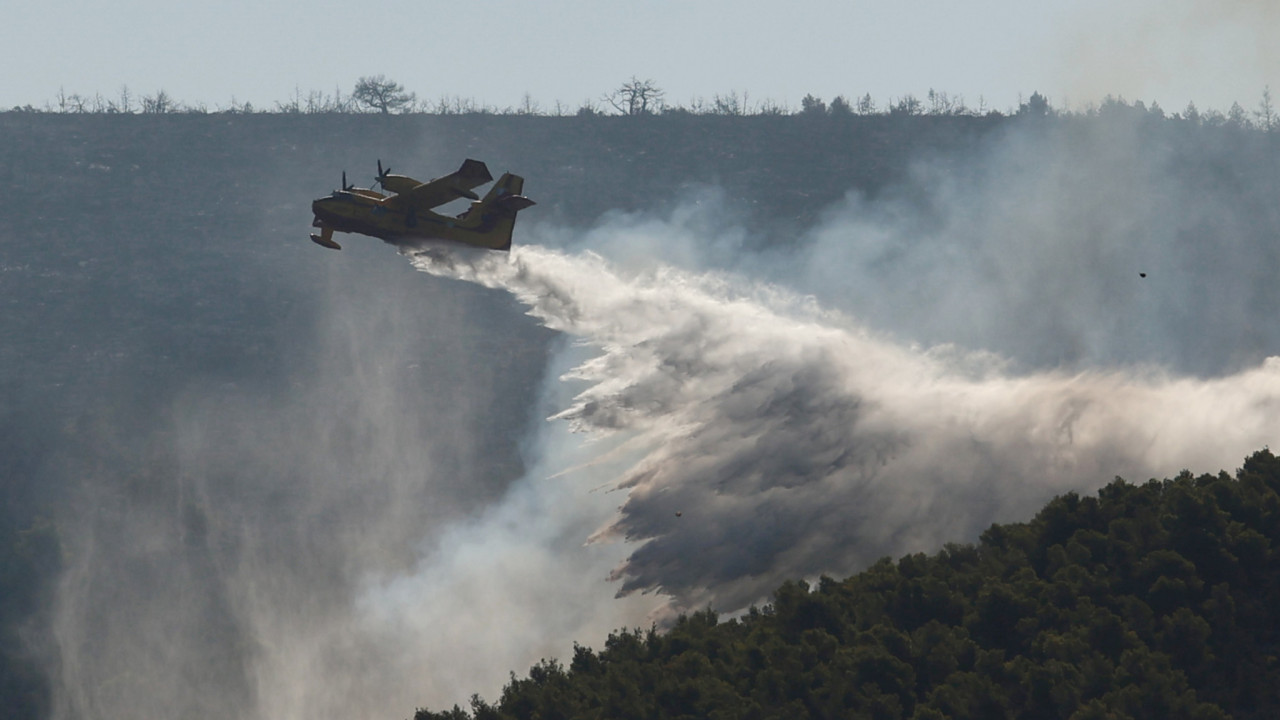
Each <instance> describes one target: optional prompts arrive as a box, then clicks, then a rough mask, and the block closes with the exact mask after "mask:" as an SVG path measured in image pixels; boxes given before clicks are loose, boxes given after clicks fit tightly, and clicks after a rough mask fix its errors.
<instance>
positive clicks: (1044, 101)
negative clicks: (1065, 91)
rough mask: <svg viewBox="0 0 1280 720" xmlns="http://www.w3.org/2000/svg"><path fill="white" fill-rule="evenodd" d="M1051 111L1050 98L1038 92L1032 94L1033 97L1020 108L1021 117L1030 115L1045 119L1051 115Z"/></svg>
mask: <svg viewBox="0 0 1280 720" xmlns="http://www.w3.org/2000/svg"><path fill="white" fill-rule="evenodd" d="M1049 110H1050V108H1049V98H1047V97H1045V96H1043V95H1041V94H1040V93H1038V92H1033V93H1031V97H1030V98H1028V99H1027V101H1026V102H1024V103H1022V104H1021V105H1019V106H1018V114H1019V115H1030V116H1031V117H1045V116H1047V115H1048V114H1049Z"/></svg>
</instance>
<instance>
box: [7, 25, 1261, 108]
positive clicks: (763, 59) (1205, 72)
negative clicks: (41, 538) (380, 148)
mask: <svg viewBox="0 0 1280 720" xmlns="http://www.w3.org/2000/svg"><path fill="white" fill-rule="evenodd" d="M1277 27H1280V3H1276V2H1274V0H1161V1H1160V2H1156V1H1155V0H1129V1H1128V2H1125V3H1114V2H1105V1H1104V0H1043V1H1042V2H1038V3H1028V2H1025V0H967V1H966V2H959V1H956V0H950V1H948V0H845V1H837V0H791V1H790V2H786V3H783V2H777V0H773V1H771V2H761V1H760V0H734V1H733V2H729V1H727V0H680V1H675V0H649V1H645V2H639V1H632V2H603V1H602V0H543V1H542V2H530V1H528V0H525V1H517V0H464V1H462V2H457V1H455V2H448V3H444V2H436V1H434V0H412V1H410V0H382V1H381V2H377V3H371V4H364V5H362V4H359V3H351V2H345V1H344V2H335V1H334V0H318V1H316V2H312V3H307V4H299V3H293V2H284V1H283V0H227V1H226V2H219V3H200V4H189V3H175V2H173V1H172V0H117V2H112V3H105V2H85V1H84V0H44V1H43V2H22V3H9V4H7V6H6V8H5V12H4V23H3V24H2V25H0V62H3V66H4V67H6V68H8V70H7V71H6V73H5V77H4V80H3V82H0V107H4V108H8V107H11V106H14V105H25V104H32V105H36V106H43V105H44V104H45V103H47V102H52V101H53V100H54V98H55V97H56V96H57V94H58V92H59V89H60V88H61V89H62V90H63V91H65V92H66V93H79V94H82V95H93V94H94V93H101V94H103V95H104V96H107V97H111V98H114V97H117V96H118V95H119V92H120V88H121V86H123V85H128V87H129V88H130V90H131V92H133V93H134V95H135V96H137V95H139V94H151V93H154V92H155V91H156V90H159V89H163V90H165V91H166V92H167V93H168V94H169V95H171V96H172V97H174V98H175V99H177V100H178V101H180V102H185V103H204V104H205V105H206V106H208V107H209V109H217V108H218V107H227V106H229V105H230V104H231V102H232V99H233V98H234V99H235V100H236V101H237V102H245V101H249V102H252V103H253V104H254V105H256V106H258V107H260V108H261V107H266V108H271V107H274V105H275V103H276V102H277V101H285V100H288V99H289V98H290V97H291V96H293V94H294V93H295V91H300V92H301V93H303V94H304V95H305V94H306V93H307V92H308V91H312V90H318V91H323V92H326V93H332V92H333V91H334V90H335V89H341V90H342V92H343V93H347V92H349V91H350V90H351V88H352V86H353V85H354V84H355V81H356V79H357V78H359V77H361V76H365V75H375V74H385V75H386V76H388V77H389V78H391V79H393V80H396V81H398V82H400V83H403V84H404V85H405V86H406V89H408V90H411V91H414V92H416V93H417V94H418V95H419V97H421V98H424V99H431V100H435V99H438V98H440V97H442V96H450V97H452V96H460V97H463V98H471V99H474V100H476V101H478V102H481V103H484V104H487V105H491V106H496V107H499V108H501V107H506V106H516V105H519V104H520V103H521V102H522V99H523V98H524V96H525V94H526V93H528V94H529V96H530V97H531V98H532V99H533V100H534V101H535V102H537V103H538V104H539V106H540V108H541V109H542V110H544V111H550V110H552V109H554V107H555V105H556V103H557V101H558V102H559V103H561V104H562V106H564V107H565V108H567V109H568V110H574V109H576V108H577V107H579V106H580V105H582V104H583V103H584V102H585V101H598V100H599V99H600V98H601V96H602V95H604V94H605V93H606V92H608V91H609V90H611V89H613V88H616V87H617V86H618V85H619V84H620V83H622V82H623V81H625V80H627V79H628V78H630V77H631V76H633V75H634V76H637V77H639V78H641V79H651V80H653V81H654V82H655V83H656V84H657V85H658V86H659V87H661V88H663V89H664V90H665V91H666V93H667V101H668V102H669V103H675V104H689V103H690V102H692V101H694V100H695V99H697V98H704V99H707V100H710V99H711V98H712V97H713V96H714V95H716V94H722V95H724V94H728V93H730V92H737V93H738V94H739V95H741V94H742V93H746V94H747V96H748V99H749V101H751V102H755V101H759V100H765V99H769V100H772V101H774V102H778V103H784V104H786V105H788V106H791V107H796V106H798V105H799V102H800V99H801V98H802V97H804V95H805V94H806V93H813V94H815V95H818V96H819V97H823V98H824V99H830V98H831V97H834V96H836V95H845V96H847V97H857V96H861V95H863V94H864V93H870V94H871V95H872V97H873V98H874V99H875V100H876V101H877V102H878V103H879V104H880V105H881V106H883V105H885V104H886V103H888V102H890V101H891V100H892V99H894V98H898V97H901V96H902V95H905V94H909V93H910V94H914V95H917V96H923V95H925V94H926V93H927V92H928V90H929V89H930V88H935V89H937V90H940V91H944V92H946V93H948V94H950V95H953V96H955V95H960V96H963V98H964V99H965V101H966V102H967V103H968V104H970V105H977V104H978V101H979V98H980V96H981V97H982V98H983V99H984V100H985V101H986V104H987V105H988V106H989V107H994V108H996V109H1006V108H1009V107H1011V106H1014V105H1016V103H1017V102H1018V98H1019V95H1020V94H1022V95H1023V96H1026V95H1029V94H1030V93H1031V92H1033V91H1040V92H1042V93H1044V94H1046V95H1048V96H1049V98H1050V100H1051V102H1053V103H1054V104H1055V105H1056V106H1064V105H1065V106H1070V107H1073V108H1080V107H1083V106H1084V105H1086V104H1088V103H1096V102H1097V101H1098V100H1100V99H1101V98H1102V97H1104V96H1105V95H1107V94H1113V95H1120V96H1123V97H1124V98H1126V99H1128V100H1139V99H1141V100H1144V101H1146V102H1148V103H1149V102H1151V101H1153V100H1154V101H1157V102H1159V103H1160V104H1161V105H1162V106H1164V107H1165V108H1166V109H1168V110H1171V111H1173V110H1181V109H1182V108H1184V107H1185V106H1186V103H1187V102H1188V101H1190V100H1194V101H1195V102H1196V103H1197V105H1199V106H1200V107H1201V108H1202V109H1203V108H1217V109H1220V110H1223V111H1225V110H1227V108H1229V107H1230V104H1231V103H1232V102H1233V101H1239V102H1240V104H1241V105H1242V106H1244V107H1245V108H1246V109H1249V110H1252V109H1253V108H1255V107H1256V106H1257V103H1258V100H1259V98H1260V97H1261V94H1262V89H1263V87H1264V86H1267V85H1269V84H1270V85H1276V86H1280V51H1277V50H1275V49H1272V47H1271V43H1270V38H1269V37H1268V36H1269V35H1270V34H1272V33H1273V32H1274V30H1275V29H1276V28H1277ZM1277 89H1280V87H1278V88H1277Z"/></svg>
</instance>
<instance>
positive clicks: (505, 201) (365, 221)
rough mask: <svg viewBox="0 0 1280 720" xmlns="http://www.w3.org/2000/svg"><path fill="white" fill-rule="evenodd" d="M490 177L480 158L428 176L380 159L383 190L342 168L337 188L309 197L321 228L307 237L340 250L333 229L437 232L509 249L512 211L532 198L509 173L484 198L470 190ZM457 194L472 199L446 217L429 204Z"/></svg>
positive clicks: (394, 236)
mask: <svg viewBox="0 0 1280 720" xmlns="http://www.w3.org/2000/svg"><path fill="white" fill-rule="evenodd" d="M491 180H493V176H492V175H490V174H489V168H487V167H485V165H484V163H482V162H480V161H478V160H467V161H465V162H463V163H462V167H460V168H458V171H457V172H455V173H453V174H451V175H445V176H444V177H442V178H436V179H435V180H431V181H428V182H419V181H417V180H414V179H413V178H411V177H406V176H404V175H392V174H391V168H387V169H385V170H384V169H383V168H382V161H381V160H379V161H378V180H377V182H378V184H379V185H381V186H382V189H383V190H385V191H387V192H386V193H381V192H378V191H377V190H371V189H367V188H357V187H354V186H351V185H348V184H347V174H346V173H345V172H344V173H342V189H341V190H334V191H333V193H332V194H331V195H329V196H328V197H322V198H319V199H318V200H316V201H315V202H313V203H311V211H312V212H313V213H315V220H313V221H312V223H311V225H312V226H313V227H318V228H320V234H319V235H314V234H313V235H312V236H311V240H312V241H313V242H314V243H316V244H317V245H323V246H324V247H327V248H332V249H334V250H341V249H342V246H341V245H339V244H338V243H336V242H334V240H333V233H334V232H335V231H336V232H347V233H360V234H361V235H371V236H373V237H376V238H382V239H383V240H386V241H387V242H389V243H395V244H405V243H411V242H413V240H415V239H436V238H438V239H442V240H452V241H454V242H459V243H463V244H465V245H472V246H474V247H482V248H490V249H492V250H509V249H511V231H512V229H513V228H514V227H515V223H516V213H517V212H519V211H521V210H523V209H525V208H527V207H529V206H530V205H533V204H534V202H533V201H532V200H530V199H529V198H527V197H525V196H524V195H521V194H520V193H521V191H522V190H523V189H524V178H522V177H520V176H519V175H512V174H511V173H504V174H503V175H502V177H500V178H498V182H496V183H494V184H493V187H492V188H490V189H489V192H488V193H486V194H485V196H484V198H483V199H482V198H480V196H479V195H476V194H475V193H474V192H473V191H472V188H474V187H477V186H479V185H483V184H485V183H487V182H489V181H491ZM458 198H467V199H469V200H471V201H472V203H471V207H469V208H467V210H466V211H465V212H463V213H462V214H461V215H458V216H457V217H448V216H446V215H441V214H439V213H436V212H433V210H432V208H435V207H438V206H440V205H444V204H445V203H447V202H449V201H451V200H457V199H458Z"/></svg>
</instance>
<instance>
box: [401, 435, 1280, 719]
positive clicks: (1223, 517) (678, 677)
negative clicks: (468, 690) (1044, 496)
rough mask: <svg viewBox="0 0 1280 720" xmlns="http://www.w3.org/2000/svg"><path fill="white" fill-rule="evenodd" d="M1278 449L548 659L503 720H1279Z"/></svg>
mask: <svg viewBox="0 0 1280 720" xmlns="http://www.w3.org/2000/svg"><path fill="white" fill-rule="evenodd" d="M1278 540H1280V459H1277V458H1276V457H1275V456H1274V455H1272V454H1271V453H1270V452H1269V451H1266V450H1263V451H1260V452H1258V453H1255V454H1254V455H1253V456H1251V457H1249V458H1248V459H1246V460H1245V463H1244V466H1243V467H1242V468H1241V469H1240V470H1239V471H1238V472H1237V473H1236V476H1235V477H1234V478H1233V477H1231V476H1228V475H1227V474H1226V473H1220V474H1218V475H1216V476H1214V475H1202V476H1199V477H1193V476H1192V475H1191V474H1190V473H1184V474H1182V475H1179V476H1178V477H1176V478H1173V479H1171V480H1163V481H1157V480H1151V481H1149V482H1146V483H1143V484H1140V485H1135V484H1131V483H1128V482H1126V481H1124V480H1121V479H1119V478H1117V479H1116V480H1115V481H1113V482H1111V483H1110V484H1108V485H1107V486H1106V487H1104V488H1103V489H1102V490H1100V491H1098V493H1097V496H1096V497H1093V496H1090V497H1081V496H1078V495H1075V494H1069V495H1066V496H1062V497H1058V498H1056V499H1054V500H1053V501H1052V502H1050V503H1049V504H1048V505H1046V506H1045V507H1044V509H1043V510H1041V511H1040V512H1039V513H1037V514H1036V516H1035V518H1033V519H1032V520H1031V521H1030V522H1026V523H1012V524H1004V525H992V526H991V527H990V528H989V529H988V530H987V531H986V532H984V533H983V534H982V537H981V539H980V540H979V541H978V542H977V543H976V544H968V543H957V544H953V545H948V546H947V547H946V548H945V549H943V550H941V551H939V552H937V553H935V554H932V555H925V554H917V555H908V556H905V557H902V558H899V559H898V560H897V561H896V562H895V561H893V560H892V559H890V558H885V559H883V560H881V561H880V562H878V563H876V564H875V565H874V566H873V567H871V568H869V569H868V570H866V571H865V572H862V573H859V574H857V575H853V576H851V577H848V578H845V579H843V580H835V579H831V578H826V577H824V578H822V580H821V581H820V582H819V583H818V584H817V585H816V586H815V587H812V588H811V587H810V586H809V585H808V584H806V583H804V582H799V581H798V582H794V583H788V584H786V585H783V586H782V587H780V588H779V589H778V591H777V593H776V594H775V596H774V599H773V602H772V603H771V604H769V605H766V606H765V607H763V608H762V609H759V610H756V609H752V611H751V612H750V613H748V614H746V615H744V616H742V617H738V618H730V619H721V618H719V617H718V616H717V614H716V613H715V611H714V610H711V609H708V610H706V611H704V612H699V613H696V614H693V615H690V616H686V617H683V618H681V619H680V621H679V622H678V623H677V624H676V625H675V627H673V628H672V629H671V630H670V631H668V632H665V633H659V632H656V631H654V630H648V631H642V630H638V629H637V630H633V631H620V632H618V633H615V634H614V635H611V636H610V638H609V640H608V642H606V643H605V646H604V647H603V648H601V649H600V650H598V651H596V650H592V649H590V648H587V647H581V646H579V647H576V648H575V652H574V655H573V658H572V659H571V660H569V661H568V665H567V666H566V665H565V664H563V663H561V662H559V661H557V660H553V659H552V660H544V661H543V662H541V663H539V664H538V665H536V666H534V667H533V668H531V669H530V670H529V674H528V675H527V676H526V677H522V678H516V677H515V676H514V675H513V676H512V680H511V682H510V683H509V684H508V685H507V686H506V688H505V689H504V690H503V692H502V695H501V697H500V698H498V700H497V701H496V702H495V703H493V704H492V705H490V704H488V703H487V702H485V701H484V700H482V699H480V698H478V697H476V698H473V700H472V703H471V709H470V712H469V713H468V712H466V711H463V710H462V709H460V708H458V707H456V706H455V707H454V708H453V709H452V710H449V711H445V712H431V711H428V710H420V711H418V713H417V714H416V715H415V718H416V720H435V719H438V720H461V719H462V718H467V717H474V718H477V719H478V720H479V719H483V720H490V719H497V718H533V717H537V718H547V719H551V718H694V717H697V718H715V717H726V718H729V717H733V718H837V717H869V718H883V719H890V718H916V719H918V720H924V719H926V718H975V717H983V718H998V717H1004V718H1064V719H1065V718H1076V719H1077V720H1084V719H1085V718H1226V717H1234V718H1271V717H1275V716H1276V714H1277V713H1278V712H1280V654H1278V652H1280V626H1277V624H1276V618H1275V611H1274V609H1275V608H1276V607H1277V604H1278V603H1280V553H1277V550H1276V545H1277V541H1278Z"/></svg>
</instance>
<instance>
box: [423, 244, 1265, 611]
mask: <svg viewBox="0 0 1280 720" xmlns="http://www.w3.org/2000/svg"><path fill="white" fill-rule="evenodd" d="M408 254H409V255H410V256H411V258H412V261H413V262H414V264H415V265H416V266H417V267H418V268H419V269H421V270H423V271H425V272H429V273H432V274H434V275H438V276H443V277H450V278H455V279H459V280H465V281H469V282H474V283H479V284H482V285H485V286H488V287H493V288H502V289H505V290H507V291H509V292H511V293H512V294H514V295H515V297H517V298H518V299H519V300H520V301H521V302H522V303H524V304H526V305H527V306H528V308H529V309H528V313H529V314H530V315H531V316H533V317H535V318H537V319H538V320H539V321H540V322H542V323H543V324H545V325H546V326H547V327H549V328H552V329H554V330H557V331H560V332H563V333H566V334H568V335H570V336H573V337H575V338H577V339H578V341H579V342H580V343H582V344H584V345H586V346H587V347H589V348H590V349H591V350H592V351H593V352H592V353H589V356H588V357H587V358H586V359H584V360H582V361H581V362H578V363H577V364H576V366H574V367H573V368H572V369H571V370H569V371H568V372H567V373H565V374H563V376H562V380H563V381H565V382H567V383H570V384H571V385H572V387H573V388H574V389H575V391H576V395H575V396H574V397H573V399H572V400H571V401H569V402H567V403H566V404H565V406H564V407H562V408H559V409H558V411H557V412H556V413H555V414H554V415H553V419H554V420H560V421H566V422H568V423H570V424H571V426H572V427H573V429H575V430H578V431H581V432H583V433H586V440H585V442H587V443H590V442H592V441H593V440H592V439H593V438H604V437H612V438H613V441H612V442H611V443H610V444H609V447H610V450H609V454H610V456H611V457H613V458H615V459H616V458H618V457H625V458H626V462H625V463H623V464H622V465H621V466H617V464H616V463H615V464H614V465H613V467H618V470H617V471H616V472H615V474H613V475H610V476H607V477H598V478H594V481H598V482H604V483H608V485H609V486H610V487H612V488H614V489H616V490H618V491H620V492H622V493H625V497H624V499H623V500H622V503H621V507H620V508H619V509H618V511H617V512H616V514H613V515H612V516H611V517H607V518H602V525H601V527H600V528H599V529H598V530H597V531H596V532H594V533H593V534H592V535H591V539H593V540H596V541H603V540H624V541H626V542H627V543H630V544H629V545H627V547H628V549H629V554H628V555H627V557H626V559H625V560H624V561H623V562H622V563H620V564H619V565H618V566H617V567H616V568H615V570H614V571H613V574H612V577H613V579H614V580H616V581H617V582H618V583H619V585H618V588H619V594H620V595H628V594H631V593H634V592H636V591H652V592H657V593H659V594H661V595H663V596H665V597H667V598H669V605H668V610H669V611H681V610H687V609H690V608H698V607H701V606H703V605H706V604H711V605H713V606H714V607H716V608H717V609H719V610H723V611H732V610H737V609H741V608H744V607H746V606H747V605H749V604H751V603H755V602H759V601H761V600H763V599H767V597H768V595H769V593H770V592H771V591H772V590H773V589H774V588H776V587H777V586H778V584H780V583H781V582H782V581H784V580H787V579H792V578H797V577H814V576H816V575H818V574H824V573H825V574H832V575H837V576H841V575H844V574H848V573H851V572H855V571H857V570H859V569H861V568H863V567H865V566H866V565H867V564H868V563H870V562H873V561H874V560H875V559H877V558H879V557H882V556H884V555H897V554H901V553H905V552H911V551H932V550H935V549H937V548H938V547H940V546H941V545H942V544H943V543H945V542H949V541H964V540H973V539H975V538H976V536H977V534H978V533H979V532H981V530H982V529H983V528H985V527H986V526H987V525H988V524H990V523H992V522H996V521H1013V520H1020V519H1025V518H1026V517H1028V516H1029V515H1030V514H1031V513H1033V512H1034V511H1035V510H1036V509H1037V508H1038V507H1039V506H1040V505H1041V504H1042V503H1044V502H1045V501H1046V500H1047V499H1049V498H1050V497H1051V496H1053V495H1054V494H1057V493H1062V492H1066V491H1073V490H1077V491H1091V490H1092V489H1094V488H1096V487H1098V486H1100V485H1101V484H1103V483H1105V482H1107V481H1108V480H1110V479H1111V478H1112V477H1114V476H1116V475H1121V476H1124V477H1126V478H1128V479H1130V480H1138V481H1141V480H1145V479H1147V478H1150V477H1163V476H1168V475H1170V474H1174V473H1176V472H1178V471H1179V470H1181V469H1184V468H1192V469H1198V470H1215V469H1218V468H1223V467H1232V466H1233V464H1234V463H1238V462H1239V460H1240V458H1242V457H1244V456H1245V455H1246V454H1247V453H1248V452H1250V451H1251V450H1254V449H1257V448H1260V447H1262V446H1263V445H1264V444H1266V443H1268V442H1269V441H1271V440H1272V439H1273V438H1274V436H1275V430H1276V428H1277V427H1280V424H1278V422H1280V358H1271V359H1268V360H1267V361H1266V362H1265V363H1264V364H1262V365H1261V366H1259V367H1256V368H1252V369H1249V370H1245V371H1243V372H1239V373H1236V374H1233V375H1229V376H1226V377H1222V378H1217V379H1210V380H1200V379H1191V378H1182V377H1174V376H1171V375H1169V374H1168V373H1166V372H1162V371H1160V370H1157V369H1129V370H1123V371H1120V370H1116V371H1105V372H1104V371H1084V372H1072V373H1067V372H1035V373H1024V374H1014V373H1011V372H1010V371H1008V370H1007V368H1006V367H1005V365H1004V363H1002V362H1001V360H1000V359H999V358H997V357H994V356H992V355H989V354H983V353H975V352H967V351H961V350H958V349H956V348H954V347H936V348H919V347H908V346H903V345H901V344H898V343H895V342H893V341H891V340H889V339H887V338H885V337H882V336H878V335H877V334H876V333H873V332H871V331H869V330H867V329H866V328H864V327H862V326H860V325H859V324H858V323H857V322H856V321H855V320H854V319H852V318H849V317H847V316H844V315H841V314H838V313H832V312H828V311H824V310H823V309H822V308H820V307H818V306H816V304H815V303H813V302H812V301H811V300H810V299H808V298H806V297H804V296H801V295H797V294H794V293H790V292H788V291H786V290H783V289H781V288H779V287H776V286H771V285H766V284H760V283H755V282H750V281H747V280H744V279H741V278H736V277H734V276H731V275H726V274H718V273H694V272H688V271H683V270H677V269H674V268H670V267H664V266H660V265H659V266H653V265H649V266H648V267H646V268H644V269H639V270H635V269H627V268H622V267H618V266H615V265H612V264H610V263H609V262H608V261H606V260H605V259H604V258H602V257H600V256H598V255H594V254H591V253H589V252H588V253H579V254H571V253H565V252H560V251H555V250H549V249H546V248H542V247H538V246H525V247H520V248H517V249H515V250H513V251H512V252H511V253H510V255H509V256H507V255H500V254H472V253H458V252H454V251H449V250H431V251H417V252H410V253H408ZM602 453H603V451H602ZM551 464H553V465H554V462H553V463H551ZM596 471H598V468H596V467H595V466H592V465H589V464H588V465H587V466H586V467H584V468H582V469H580V470H579V472H596Z"/></svg>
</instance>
